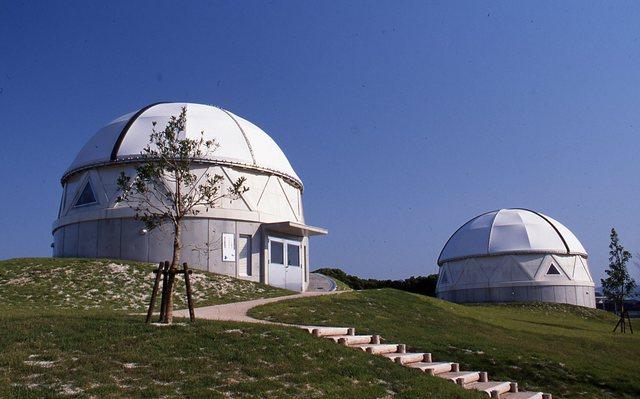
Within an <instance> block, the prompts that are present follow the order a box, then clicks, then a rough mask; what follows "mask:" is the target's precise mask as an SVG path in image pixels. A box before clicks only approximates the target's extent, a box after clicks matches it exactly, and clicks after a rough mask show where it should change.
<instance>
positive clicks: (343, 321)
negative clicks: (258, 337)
mask: <svg viewBox="0 0 640 399" xmlns="http://www.w3.org/2000/svg"><path fill="white" fill-rule="evenodd" d="M251 314H252V316H254V317H257V318H263V319H267V320H274V321H275V320H277V321H282V322H286V323H302V324H304V323H314V324H317V325H331V326H354V327H356V328H357V329H358V331H360V332H363V333H367V332H368V333H378V334H381V335H382V336H383V337H384V338H386V339H388V340H389V341H392V342H402V343H406V344H407V345H409V346H410V347H412V349H415V350H422V351H429V352H431V353H433V354H434V357H435V359H436V360H437V359H440V360H450V361H457V362H460V363H461V365H462V367H464V368H466V369H473V370H485V371H488V372H489V375H490V377H491V378H492V379H497V380H515V381H518V382H519V383H520V387H521V388H526V389H529V390H535V391H544V392H550V393H553V394H554V397H559V398H638V397H640V378H639V377H638V370H639V369H640V336H638V335H630V334H626V335H620V334H612V333H611V330H612V328H613V326H614V324H615V322H616V320H617V319H616V318H615V316H613V315H611V314H609V313H605V312H603V311H599V310H592V309H586V308H580V307H575V306H570V305H556V304H541V303H537V304H513V305H475V306H473V305H472V306H463V305H456V304H453V303H450V302H445V301H441V300H438V299H435V298H430V297H426V296H421V295H416V294H411V293H407V292H402V291H397V290H392V289H382V290H367V291H356V292H351V293H344V294H340V295H336V296H330V297H319V298H308V299H300V300H295V301H285V302H280V303H276V304H271V305H267V306H263V307H259V308H255V309H253V310H252V311H251ZM639 328H640V327H639Z"/></svg>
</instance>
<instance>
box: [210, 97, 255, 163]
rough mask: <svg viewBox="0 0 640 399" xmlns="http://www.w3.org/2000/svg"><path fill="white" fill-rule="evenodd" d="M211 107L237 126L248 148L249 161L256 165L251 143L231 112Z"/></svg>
mask: <svg viewBox="0 0 640 399" xmlns="http://www.w3.org/2000/svg"><path fill="white" fill-rule="evenodd" d="M212 107H214V108H218V109H219V110H220V111H222V112H224V113H225V114H227V116H228V117H229V118H231V120H232V121H233V122H234V123H235V124H236V126H238V129H240V133H242V137H244V141H245V143H246V144H247V147H248V148H249V153H250V154H251V159H252V160H253V164H254V165H256V164H257V162H256V156H255V155H254V153H253V147H251V141H249V137H247V134H246V133H245V131H244V129H243V128H242V126H240V123H239V122H238V121H237V120H236V118H234V117H233V113H231V111H227V110H226V109H224V108H220V107H217V106H215V105H212Z"/></svg>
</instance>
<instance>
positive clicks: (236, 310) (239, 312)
mask: <svg viewBox="0 0 640 399" xmlns="http://www.w3.org/2000/svg"><path fill="white" fill-rule="evenodd" d="M342 292H348V291H323V292H303V293H301V294H294V295H287V296H279V297H275V298H265V299H254V300H252V301H244V302H233V303H225V304H222V305H212V306H203V307H200V308H195V315H196V319H204V320H223V321H240V322H245V323H262V324H277V325H283V326H291V327H305V326H298V325H293V324H285V323H276V322H271V321H267V320H259V319H254V318H253V317H249V316H247V312H248V311H249V310H250V309H252V308H255V307H256V306H261V305H266V304H268V303H273V302H280V301H287V300H290V299H298V298H308V297H313V296H321V295H333V294H339V293H342ZM173 316H174V317H189V310H188V309H183V310H174V311H173Z"/></svg>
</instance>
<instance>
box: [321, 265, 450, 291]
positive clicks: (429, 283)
mask: <svg viewBox="0 0 640 399" xmlns="http://www.w3.org/2000/svg"><path fill="white" fill-rule="evenodd" d="M314 273H320V274H324V275H325V276H327V277H331V278H334V279H336V280H340V281H342V282H343V283H345V284H347V285H348V286H349V287H351V288H352V289H354V290H369V289H377V288H395V289H397V290H402V291H408V292H414V293H417V294H423V295H428V296H433V297H435V296H436V283H437V282H438V275H437V274H430V275H428V276H418V277H415V276H411V277H409V278H407V279H404V280H376V279H362V278H360V277H358V276H353V275H351V274H347V273H345V272H344V271H343V270H341V269H335V268H323V269H318V270H316V271H314Z"/></svg>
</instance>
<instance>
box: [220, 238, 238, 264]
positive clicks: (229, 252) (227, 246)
mask: <svg viewBox="0 0 640 399" xmlns="http://www.w3.org/2000/svg"><path fill="white" fill-rule="evenodd" d="M222 261H223V262H235V261H236V235H235V234H233V233H222Z"/></svg>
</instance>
